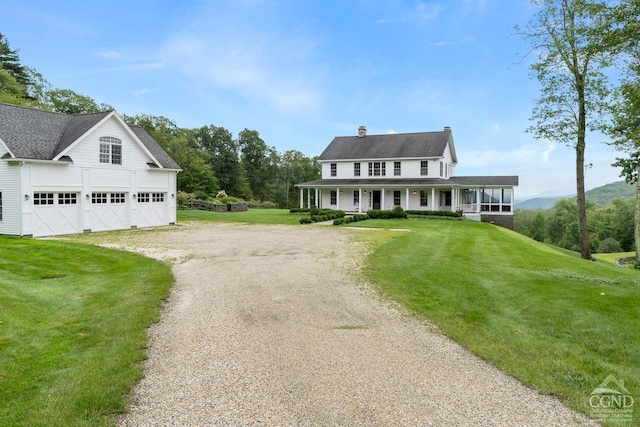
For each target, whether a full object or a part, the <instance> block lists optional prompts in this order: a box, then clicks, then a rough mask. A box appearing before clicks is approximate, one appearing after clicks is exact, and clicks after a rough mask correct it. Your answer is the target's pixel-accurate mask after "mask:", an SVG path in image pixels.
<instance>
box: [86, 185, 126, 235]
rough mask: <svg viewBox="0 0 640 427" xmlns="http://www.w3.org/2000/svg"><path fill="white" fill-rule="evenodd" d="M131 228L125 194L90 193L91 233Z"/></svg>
mask: <svg viewBox="0 0 640 427" xmlns="http://www.w3.org/2000/svg"><path fill="white" fill-rule="evenodd" d="M130 227H131V218H130V214H129V208H128V203H127V193H115V192H114V193H91V224H90V227H89V228H90V229H91V231H107V230H122V229H126V228H130Z"/></svg>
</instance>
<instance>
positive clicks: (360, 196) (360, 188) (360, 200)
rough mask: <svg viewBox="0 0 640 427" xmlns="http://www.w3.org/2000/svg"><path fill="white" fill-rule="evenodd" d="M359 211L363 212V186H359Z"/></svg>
mask: <svg viewBox="0 0 640 427" xmlns="http://www.w3.org/2000/svg"><path fill="white" fill-rule="evenodd" d="M358 213H362V187H359V188H358Z"/></svg>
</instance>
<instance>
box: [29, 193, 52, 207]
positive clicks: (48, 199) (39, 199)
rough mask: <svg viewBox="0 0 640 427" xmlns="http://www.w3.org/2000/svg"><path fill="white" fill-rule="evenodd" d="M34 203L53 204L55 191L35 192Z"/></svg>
mask: <svg viewBox="0 0 640 427" xmlns="http://www.w3.org/2000/svg"><path fill="white" fill-rule="evenodd" d="M33 204H34V205H52V204H53V193H33Z"/></svg>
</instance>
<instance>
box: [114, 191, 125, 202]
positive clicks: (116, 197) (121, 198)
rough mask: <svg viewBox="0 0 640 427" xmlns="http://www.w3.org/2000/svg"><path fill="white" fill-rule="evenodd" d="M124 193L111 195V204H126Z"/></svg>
mask: <svg viewBox="0 0 640 427" xmlns="http://www.w3.org/2000/svg"><path fill="white" fill-rule="evenodd" d="M124 200H125V199H124V193H111V203H124Z"/></svg>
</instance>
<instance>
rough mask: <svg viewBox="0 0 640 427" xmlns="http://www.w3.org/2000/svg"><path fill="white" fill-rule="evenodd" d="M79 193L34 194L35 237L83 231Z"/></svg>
mask: <svg viewBox="0 0 640 427" xmlns="http://www.w3.org/2000/svg"><path fill="white" fill-rule="evenodd" d="M78 199H79V195H78V193H34V194H33V236H34V237H38V236H55V235H58V234H73V233H79V232H81V231H82V228H81V227H82V226H81V222H80V203H79V200H78Z"/></svg>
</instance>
